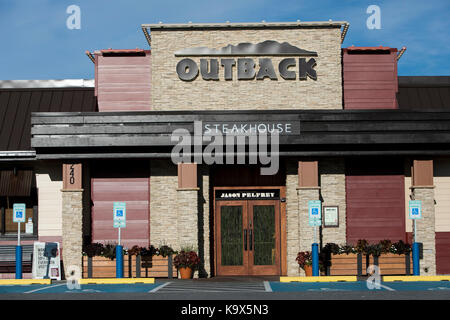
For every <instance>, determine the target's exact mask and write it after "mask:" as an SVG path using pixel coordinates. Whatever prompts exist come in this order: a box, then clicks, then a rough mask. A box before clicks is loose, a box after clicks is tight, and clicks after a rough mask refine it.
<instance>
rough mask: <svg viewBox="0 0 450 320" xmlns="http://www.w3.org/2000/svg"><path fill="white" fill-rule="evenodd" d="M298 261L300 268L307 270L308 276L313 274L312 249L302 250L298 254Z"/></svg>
mask: <svg viewBox="0 0 450 320" xmlns="http://www.w3.org/2000/svg"><path fill="white" fill-rule="evenodd" d="M295 260H296V261H297V262H298V265H299V267H300V268H302V269H303V270H305V275H306V276H307V277H311V276H312V255H311V252H310V251H301V252H299V253H298V254H297V258H296V259H295Z"/></svg>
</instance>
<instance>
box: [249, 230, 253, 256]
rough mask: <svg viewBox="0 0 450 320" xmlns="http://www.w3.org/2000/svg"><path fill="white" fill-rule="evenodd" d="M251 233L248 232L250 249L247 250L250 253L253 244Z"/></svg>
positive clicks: (250, 231)
mask: <svg viewBox="0 0 450 320" xmlns="http://www.w3.org/2000/svg"><path fill="white" fill-rule="evenodd" d="M252 231H253V230H252V229H250V230H249V238H250V239H249V246H250V249H249V250H250V251H252V250H253V249H252V244H253V239H252Z"/></svg>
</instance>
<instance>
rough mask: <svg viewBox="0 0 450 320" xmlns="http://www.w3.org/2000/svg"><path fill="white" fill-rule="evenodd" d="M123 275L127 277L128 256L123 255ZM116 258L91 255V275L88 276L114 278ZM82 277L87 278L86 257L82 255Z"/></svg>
mask: <svg viewBox="0 0 450 320" xmlns="http://www.w3.org/2000/svg"><path fill="white" fill-rule="evenodd" d="M123 268H124V269H123V270H124V271H123V276H124V278H128V277H129V276H128V272H127V270H128V256H123ZM115 277H116V260H115V259H114V260H111V259H108V258H105V257H92V276H91V277H90V278H115ZM83 278H88V257H87V256H83Z"/></svg>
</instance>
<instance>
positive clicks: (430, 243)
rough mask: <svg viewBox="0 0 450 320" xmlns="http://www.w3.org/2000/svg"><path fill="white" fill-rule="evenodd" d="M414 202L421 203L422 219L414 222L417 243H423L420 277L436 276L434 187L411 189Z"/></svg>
mask: <svg viewBox="0 0 450 320" xmlns="http://www.w3.org/2000/svg"><path fill="white" fill-rule="evenodd" d="M412 193H413V196H414V200H421V201H422V219H420V220H418V221H417V222H416V228H417V242H422V243H423V259H422V260H420V275H435V274H436V241H435V212H434V187H413V188H412Z"/></svg>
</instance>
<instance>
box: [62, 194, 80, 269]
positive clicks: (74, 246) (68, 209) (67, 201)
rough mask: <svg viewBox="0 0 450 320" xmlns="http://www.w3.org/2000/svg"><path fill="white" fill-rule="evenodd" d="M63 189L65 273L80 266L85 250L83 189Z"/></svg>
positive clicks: (63, 254)
mask: <svg viewBox="0 0 450 320" xmlns="http://www.w3.org/2000/svg"><path fill="white" fill-rule="evenodd" d="M61 191H62V235H63V240H62V259H63V261H64V273H65V275H66V277H67V276H68V274H69V273H68V270H69V267H71V266H75V267H78V268H80V272H81V270H82V269H81V259H82V250H83V236H82V230H83V190H82V189H80V190H61Z"/></svg>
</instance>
